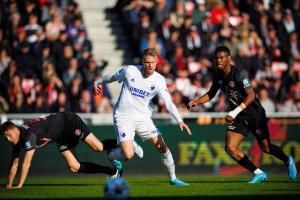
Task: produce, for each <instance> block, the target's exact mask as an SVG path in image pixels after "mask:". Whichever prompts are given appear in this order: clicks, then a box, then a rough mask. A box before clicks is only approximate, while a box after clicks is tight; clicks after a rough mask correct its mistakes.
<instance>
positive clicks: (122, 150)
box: [108, 118, 143, 160]
mask: <svg viewBox="0 0 300 200" xmlns="http://www.w3.org/2000/svg"><path fill="white" fill-rule="evenodd" d="M114 124H115V130H116V134H117V141H118V143H119V147H117V148H114V149H111V150H110V151H109V152H108V157H109V159H110V160H131V159H132V158H133V156H134V154H135V153H136V154H137V155H138V156H139V157H140V158H141V157H143V149H142V148H141V147H140V146H139V145H138V144H137V143H136V142H135V141H134V136H135V128H134V122H132V121H131V120H128V119H123V118H115V119H114Z"/></svg>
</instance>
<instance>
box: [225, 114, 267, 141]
mask: <svg viewBox="0 0 300 200" xmlns="http://www.w3.org/2000/svg"><path fill="white" fill-rule="evenodd" d="M227 131H232V132H235V133H240V134H242V135H244V136H245V137H247V136H248V134H249V132H251V133H252V134H253V135H254V136H255V138H256V139H257V140H258V141H262V140H264V139H266V138H269V135H270V133H269V128H268V120H267V117H266V113H265V112H264V111H263V112H259V113H256V114H253V115H252V116H251V117H244V116H243V115H242V116H239V115H238V116H237V117H236V119H234V121H233V123H232V124H231V125H228V126H227Z"/></svg>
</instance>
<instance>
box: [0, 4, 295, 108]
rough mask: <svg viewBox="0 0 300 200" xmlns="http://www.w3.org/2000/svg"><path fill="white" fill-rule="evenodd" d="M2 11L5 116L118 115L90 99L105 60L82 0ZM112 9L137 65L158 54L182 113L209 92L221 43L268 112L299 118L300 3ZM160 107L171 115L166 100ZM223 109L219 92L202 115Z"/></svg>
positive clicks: (0, 78)
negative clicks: (148, 51)
mask: <svg viewBox="0 0 300 200" xmlns="http://www.w3.org/2000/svg"><path fill="white" fill-rule="evenodd" d="M100 3H101V1H100ZM0 7H1V9H0V23H1V30H0V84H1V85H0V86H1V90H0V113H1V112H2V113H23V112H26V113H28V112H29V113H30V112H42V113H44V112H59V111H73V112H79V113H90V112H97V113H110V112H112V109H113V105H112V102H111V95H110V91H109V90H108V89H107V88H106V87H105V86H104V93H103V95H102V96H97V97H95V96H93V94H92V86H93V81H94V80H95V79H98V78H99V77H100V76H101V72H102V70H103V69H104V68H105V67H106V65H107V62H106V61H105V60H101V61H96V60H95V59H94V57H93V55H92V44H91V42H90V41H89V39H88V34H87V31H86V28H85V26H84V24H83V20H82V16H81V12H80V9H79V6H78V4H77V3H76V2H74V1H72V0H24V1H22V0H19V1H18V0H0ZM109 12H113V13H115V14H118V15H119V16H120V18H121V19H122V20H123V24H124V29H126V33H127V35H128V39H129V43H130V44H131V45H130V46H131V47H132V49H131V51H132V52H133V54H134V56H135V57H136V58H139V57H140V55H141V52H142V51H143V49H144V48H146V47H154V48H156V49H157V50H158V51H159V54H160V55H159V60H158V66H157V71H158V72H160V73H161V74H163V75H164V76H165V78H166V80H167V84H168V88H169V90H170V92H171V94H172V98H173V101H174V103H175V104H176V106H177V107H178V108H179V111H181V112H187V110H186V108H185V106H184V105H185V103H187V102H188V101H189V100H190V99H192V98H194V97H195V96H199V95H202V94H204V93H205V92H206V91H207V90H208V88H209V87H210V85H211V79H212V72H213V65H214V63H213V52H214V49H215V48H216V47H217V46H218V45H220V44H224V45H227V46H228V47H229V48H230V50H231V53H232V58H233V62H234V64H235V65H236V66H237V67H238V68H242V69H245V70H247V71H248V72H249V75H250V78H251V80H252V84H253V87H254V88H255V90H256V91H257V94H258V96H259V99H260V100H261V103H262V104H263V106H264V108H265V109H266V111H268V112H274V111H280V112H296V111H300V81H299V75H300V39H299V33H300V0H282V1H279V0H253V1H252V0H224V1H221V0H174V1H172V0H118V2H117V4H116V5H115V7H114V8H112V9H111V10H110V11H109ZM135 60H137V59H135ZM155 105H156V106H155V110H156V111H157V112H166V108H165V107H164V104H163V102H161V100H160V99H159V98H157V99H156V102H155ZM226 109H227V104H226V102H225V96H224V95H223V94H222V93H219V94H218V95H217V96H216V97H215V99H214V100H213V101H211V102H209V103H207V104H205V105H203V106H201V107H198V108H197V109H195V111H207V112H218V111H226Z"/></svg>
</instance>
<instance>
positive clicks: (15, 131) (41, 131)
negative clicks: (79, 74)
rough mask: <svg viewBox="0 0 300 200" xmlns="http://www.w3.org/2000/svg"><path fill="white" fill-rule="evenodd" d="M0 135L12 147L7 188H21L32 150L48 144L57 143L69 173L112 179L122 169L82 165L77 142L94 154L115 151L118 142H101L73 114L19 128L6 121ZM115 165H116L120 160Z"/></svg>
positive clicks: (91, 164) (34, 121)
mask: <svg viewBox="0 0 300 200" xmlns="http://www.w3.org/2000/svg"><path fill="white" fill-rule="evenodd" d="M0 134H1V135H2V136H3V137H4V138H5V139H6V140H7V141H8V142H10V143H12V144H13V153H12V162H11V165H10V169H9V174H8V180H7V184H6V188H21V187H22V186H23V184H24V182H25V179H26V177H27V174H28V171H29V168H30V164H31V160H32V158H33V155H34V152H35V149H37V148H40V147H43V146H45V145H46V144H48V143H50V142H56V144H57V147H58V149H59V151H60V153H61V155H62V157H63V158H64V159H65V161H66V163H67V165H68V167H69V169H70V171H71V172H74V173H90V174H93V173H105V174H108V175H110V176H111V177H113V178H116V177H119V176H121V173H122V167H120V169H117V168H114V167H109V166H103V165H98V164H96V163H91V162H81V161H79V160H78V159H77V155H76V152H75V147H76V146H77V144H78V142H79V139H81V140H82V141H84V142H85V143H86V144H87V145H88V146H89V147H90V148H91V149H92V150H94V151H97V152H101V151H103V150H110V149H112V148H115V147H116V146H117V141H116V140H115V139H108V140H103V141H102V142H101V141H100V140H98V139H97V138H96V137H95V135H94V134H92V133H91V131H90V130H89V128H88V127H87V125H86V124H85V123H84V122H83V121H82V120H81V118H80V117H79V116H78V115H76V114H75V113H66V112H63V113H56V114H52V115H49V116H46V117H44V118H38V119H34V120H32V121H30V122H28V123H25V124H23V125H21V126H17V125H15V124H14V123H13V122H5V123H3V124H2V125H1V126H0ZM21 148H24V149H25V155H24V161H23V163H22V168H21V174H20V178H19V182H18V184H17V185H16V186H13V180H14V178H15V176H16V173H17V168H18V163H19V155H20V150H21ZM140 149H141V148H140ZM114 162H116V163H118V162H119V161H114Z"/></svg>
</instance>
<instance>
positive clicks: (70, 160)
mask: <svg viewBox="0 0 300 200" xmlns="http://www.w3.org/2000/svg"><path fill="white" fill-rule="evenodd" d="M61 155H62V157H63V158H64V159H65V161H66V163H67V165H68V167H69V169H70V171H71V172H74V173H87V174H95V173H104V174H108V175H110V176H115V175H117V174H119V170H117V169H116V168H113V167H108V166H104V165H98V164H96V163H92V162H80V161H79V160H78V159H77V156H76V153H75V150H74V149H71V150H70V149H67V150H64V151H62V152H61Z"/></svg>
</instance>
